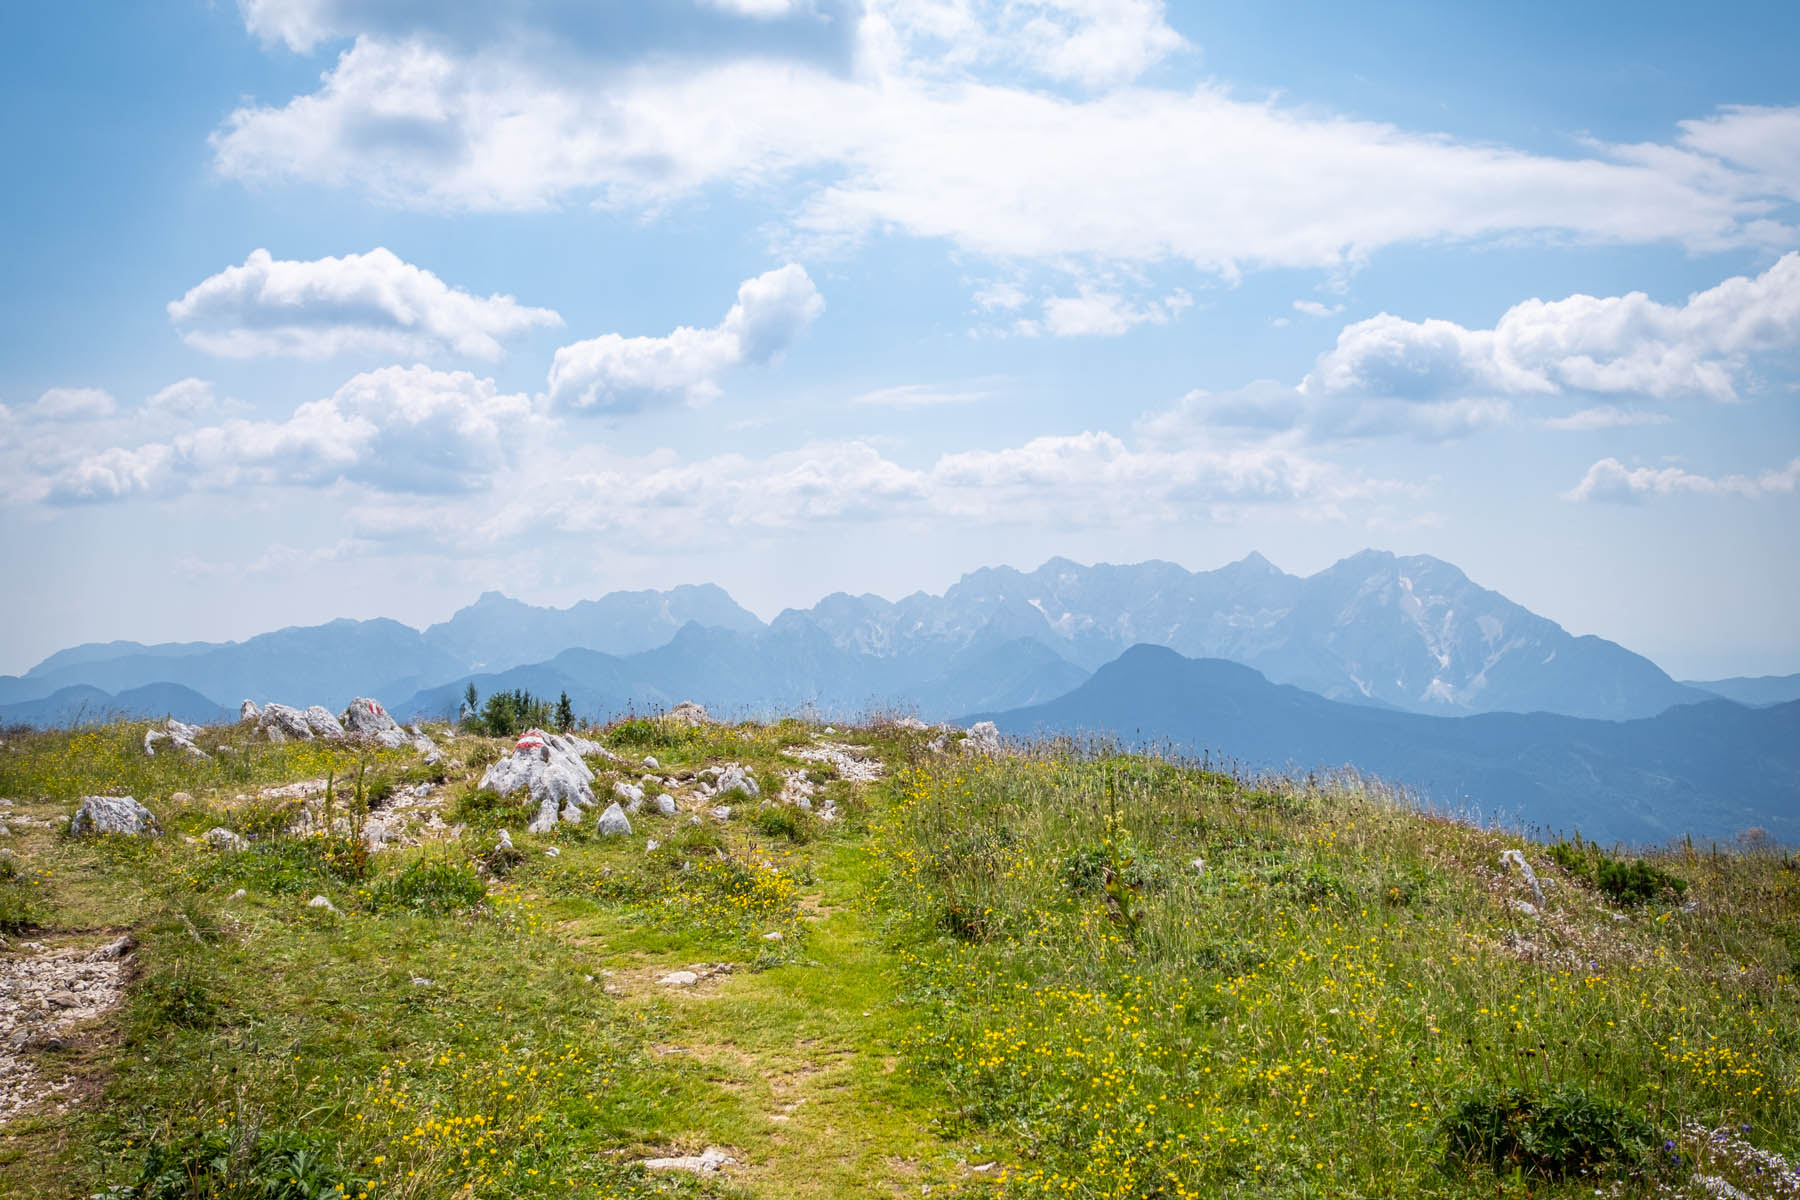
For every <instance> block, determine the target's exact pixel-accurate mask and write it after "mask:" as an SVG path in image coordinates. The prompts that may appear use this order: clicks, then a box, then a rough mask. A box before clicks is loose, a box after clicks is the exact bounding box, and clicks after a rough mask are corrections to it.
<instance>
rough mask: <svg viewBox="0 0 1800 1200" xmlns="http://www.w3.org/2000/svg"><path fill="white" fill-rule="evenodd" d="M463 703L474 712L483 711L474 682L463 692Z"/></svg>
mask: <svg viewBox="0 0 1800 1200" xmlns="http://www.w3.org/2000/svg"><path fill="white" fill-rule="evenodd" d="M463 703H464V704H466V705H468V706H469V711H470V712H472V713H477V712H480V711H481V705H480V703H479V697H477V696H476V694H475V685H474V683H470V684H469V687H468V690H466V691H465V692H463Z"/></svg>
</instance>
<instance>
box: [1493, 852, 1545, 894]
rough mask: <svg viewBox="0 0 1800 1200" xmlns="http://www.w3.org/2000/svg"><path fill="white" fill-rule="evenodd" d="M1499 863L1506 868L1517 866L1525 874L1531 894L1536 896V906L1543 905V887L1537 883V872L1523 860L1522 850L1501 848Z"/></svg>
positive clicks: (1523, 853)
mask: <svg viewBox="0 0 1800 1200" xmlns="http://www.w3.org/2000/svg"><path fill="white" fill-rule="evenodd" d="M1500 865H1501V866H1502V867H1506V868H1512V867H1517V868H1518V869H1519V872H1520V873H1521V874H1523V875H1524V876H1525V882H1526V883H1529V884H1530V885H1531V894H1532V895H1533V896H1536V897H1537V902H1538V907H1539V908H1542V907H1543V906H1544V889H1543V887H1542V886H1541V885H1540V884H1539V883H1538V877H1537V872H1536V871H1534V870H1532V869H1531V864H1530V863H1528V862H1526V861H1525V852H1524V851H1523V850H1502V851H1501V852H1500Z"/></svg>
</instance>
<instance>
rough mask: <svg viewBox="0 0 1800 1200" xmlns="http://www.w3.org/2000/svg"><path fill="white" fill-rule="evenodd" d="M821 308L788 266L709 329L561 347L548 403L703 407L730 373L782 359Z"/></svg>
mask: <svg viewBox="0 0 1800 1200" xmlns="http://www.w3.org/2000/svg"><path fill="white" fill-rule="evenodd" d="M824 310H825V300H824V298H823V297H822V296H820V295H819V291H818V289H817V288H815V287H814V286H813V281H812V279H811V277H809V276H808V275H807V273H806V270H805V268H803V267H801V266H799V265H798V264H795V263H789V264H788V265H787V266H785V267H779V268H777V269H775V270H773V271H768V272H765V273H764V274H761V275H758V276H757V277H756V278H754V279H747V280H745V281H744V282H743V284H742V285H740V286H739V287H738V298H737V303H736V304H734V305H732V306H731V311H730V312H728V313H726V314H725V318H724V320H722V321H720V322H719V323H718V324H717V325H714V326H712V327H711V328H708V329H694V328H691V327H689V326H686V325H683V326H681V327H679V328H677V329H676V330H675V331H674V332H672V333H670V334H668V335H667V336H665V337H622V336H620V335H619V334H616V333H608V334H603V335H601V336H600V337H597V338H589V339H587V340H586V341H581V342H576V343H574V344H573V345H569V346H564V347H563V348H562V349H560V350H558V351H557V352H556V358H555V361H554V362H553V363H552V364H551V367H550V380H549V389H550V390H549V396H550V400H551V402H552V403H554V404H557V405H559V406H564V407H569V408H577V409H602V410H606V411H613V412H631V411H635V410H637V409H640V408H642V407H644V406H645V405H647V404H650V403H654V402H657V401H660V400H670V399H675V400H685V401H687V402H688V403H700V402H704V401H706V400H710V399H712V398H713V397H714V396H717V395H718V394H719V384H718V378H719V376H720V375H722V374H723V373H724V372H725V371H726V370H727V369H728V368H730V367H734V366H737V365H739V364H743V363H749V364H760V363H767V362H771V361H773V360H774V359H776V358H778V357H779V356H780V355H781V354H782V352H783V351H785V350H786V349H787V347H788V346H789V345H790V344H792V342H793V341H794V339H795V338H797V337H799V336H800V334H801V333H802V332H803V331H804V330H805V329H806V327H807V326H808V325H810V324H812V322H813V320H814V318H816V317H817V316H818V315H819V314H820V313H821V312H823V311H824Z"/></svg>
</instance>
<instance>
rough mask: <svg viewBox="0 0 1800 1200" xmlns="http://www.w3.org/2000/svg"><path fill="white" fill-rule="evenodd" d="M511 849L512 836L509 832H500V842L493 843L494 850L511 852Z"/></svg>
mask: <svg viewBox="0 0 1800 1200" xmlns="http://www.w3.org/2000/svg"><path fill="white" fill-rule="evenodd" d="M512 848H513V844H512V834H511V833H510V832H508V831H507V830H504V829H502V830H501V831H500V840H499V841H498V842H496V843H494V849H496V850H511V849H512Z"/></svg>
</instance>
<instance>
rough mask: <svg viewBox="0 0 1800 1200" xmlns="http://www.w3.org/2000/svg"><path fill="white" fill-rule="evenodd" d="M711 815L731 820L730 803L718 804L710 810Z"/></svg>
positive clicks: (723, 819)
mask: <svg viewBox="0 0 1800 1200" xmlns="http://www.w3.org/2000/svg"><path fill="white" fill-rule="evenodd" d="M712 815H713V816H715V817H717V818H719V820H721V821H729V820H731V805H729V804H721V805H719V806H718V807H717V808H715V809H713V810H712Z"/></svg>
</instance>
